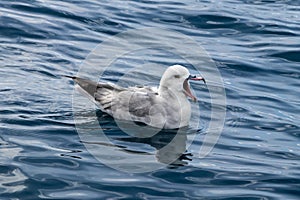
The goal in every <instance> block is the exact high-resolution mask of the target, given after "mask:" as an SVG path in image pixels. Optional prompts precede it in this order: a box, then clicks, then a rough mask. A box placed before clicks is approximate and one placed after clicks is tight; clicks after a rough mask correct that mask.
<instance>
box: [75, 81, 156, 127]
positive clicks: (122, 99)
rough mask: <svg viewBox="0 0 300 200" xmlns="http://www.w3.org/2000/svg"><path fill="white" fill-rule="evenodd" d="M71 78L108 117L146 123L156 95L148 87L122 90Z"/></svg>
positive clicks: (112, 86)
mask: <svg viewBox="0 0 300 200" xmlns="http://www.w3.org/2000/svg"><path fill="white" fill-rule="evenodd" d="M70 78H72V79H73V80H74V81H75V82H76V83H77V84H78V85H79V86H80V88H81V89H82V90H83V91H84V92H85V93H87V95H89V98H90V99H92V100H93V101H94V102H95V103H96V104H97V105H98V106H99V108H100V109H101V110H102V111H103V112H106V113H108V114H109V115H111V116H113V117H115V118H118V119H123V120H136V121H141V122H147V121H148V120H149V118H150V116H149V114H150V111H151V109H153V106H154V105H155V104H156V103H157V102H158V99H159V97H158V94H157V93H156V91H154V90H152V89H151V88H150V87H131V88H123V87H120V86H117V85H115V84H113V83H104V82H98V83H97V82H95V81H90V80H87V79H83V78H78V77H70Z"/></svg>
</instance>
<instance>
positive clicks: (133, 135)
mask: <svg viewBox="0 0 300 200" xmlns="http://www.w3.org/2000/svg"><path fill="white" fill-rule="evenodd" d="M97 117H98V119H97V122H96V121H94V122H93V121H90V122H89V123H88V124H86V123H85V124H84V125H83V126H82V128H84V127H85V128H86V130H85V133H84V134H81V140H82V142H83V144H84V145H85V146H86V147H87V149H88V150H89V152H91V153H92V154H93V155H94V154H95V153H96V152H97V155H98V156H100V157H101V159H102V158H103V156H109V157H110V158H105V161H104V162H106V161H108V162H110V163H113V164H114V165H116V163H117V160H118V159H119V161H120V162H119V165H118V167H117V168H120V167H121V165H122V163H123V164H124V162H125V161H124V160H127V161H128V162H132V163H131V164H132V165H139V166H141V165H149V163H150V164H153V162H155V163H156V164H157V163H159V164H161V165H164V166H166V165H167V166H168V167H170V168H174V167H178V166H184V165H187V164H188V163H189V161H192V158H193V155H192V154H191V153H189V152H188V151H187V140H188V136H191V135H193V134H196V133H197V131H196V130H191V129H190V128H187V127H185V128H181V129H175V130H158V129H154V128H152V127H149V126H143V125H142V124H136V125H135V126H133V127H132V126H131V125H132V124H131V123H128V126H126V124H127V122H125V121H123V122H115V121H114V120H113V118H111V117H110V116H108V115H105V114H103V113H102V112H99V113H97ZM120 123H121V126H122V128H121V129H120ZM99 125H100V127H101V129H100V127H99ZM97 127H98V129H97ZM137 127H138V128H137ZM77 128H78V127H77ZM85 128H84V129H85ZM97 130H98V131H97ZM101 132H102V133H101ZM153 133H155V134H153ZM103 136H104V137H103ZM92 146H93V147H92ZM97 148H98V150H97ZM100 152H101V153H100ZM107 154H109V155H107ZM110 154H115V155H110ZM116 154H117V156H116ZM97 155H96V156H95V155H94V156H95V157H97ZM101 159H100V160H101ZM113 159H115V160H114V161H112V160H113ZM126 164H128V163H126ZM148 167H149V166H148Z"/></svg>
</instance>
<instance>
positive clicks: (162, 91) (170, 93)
mask: <svg viewBox="0 0 300 200" xmlns="http://www.w3.org/2000/svg"><path fill="white" fill-rule="evenodd" d="M158 94H159V95H160V96H161V97H163V98H166V99H169V98H173V99H181V98H185V99H186V97H185V95H184V93H183V92H182V91H180V90H174V89H172V88H169V87H166V86H164V85H160V86H159V88H158Z"/></svg>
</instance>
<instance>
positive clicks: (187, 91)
mask: <svg viewBox="0 0 300 200" xmlns="http://www.w3.org/2000/svg"><path fill="white" fill-rule="evenodd" d="M189 80H193V81H203V82H204V83H205V84H206V81H205V79H204V78H203V77H197V76H192V75H190V76H189V77H188V78H187V79H185V80H184V82H183V89H184V94H185V95H186V96H188V97H190V98H191V99H192V100H193V101H195V102H196V101H197V97H195V96H194V95H193V94H192V92H191V88H190V84H189V82H188V81H189Z"/></svg>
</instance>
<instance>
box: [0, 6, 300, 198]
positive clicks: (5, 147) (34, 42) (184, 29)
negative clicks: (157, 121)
mask: <svg viewBox="0 0 300 200" xmlns="http://www.w3.org/2000/svg"><path fill="white" fill-rule="evenodd" d="M146 27H157V28H164V29H168V30H172V31H176V32H178V33H181V34H184V35H186V36H188V37H190V38H191V39H193V40H194V41H196V42H197V43H198V44H199V45H200V46H202V47H203V48H204V49H205V50H206V52H207V53H208V54H209V55H210V57H211V59H212V60H213V61H214V63H215V64H216V66H217V68H218V69H219V71H220V73H221V75H222V78H223V81H224V87H225V90H226V98H227V105H226V118H225V124H224V129H223V130H222V134H221V136H220V138H219V140H218V142H217V144H216V145H215V147H214V149H213V150H212V152H210V154H209V155H208V156H206V157H205V158H199V157H198V156H197V149H199V148H200V147H201V144H202V139H203V138H204V136H205V134H209V133H203V132H205V129H206V128H207V124H208V120H209V110H210V104H209V94H208V93H207V91H206V89H205V87H204V86H202V85H194V92H195V93H196V95H197V96H198V97H199V100H200V102H199V107H200V112H201V122H200V127H201V130H202V131H199V133H197V134H196V136H197V137H196V139H195V140H194V141H193V144H192V146H193V148H192V149H187V151H186V152H185V153H184V155H183V156H182V157H181V158H180V159H178V162H176V163H173V164H170V165H167V166H164V167H161V168H159V169H156V170H153V171H149V172H144V173H127V172H124V171H122V170H116V169H113V168H111V167H110V166H107V165H106V164H105V163H101V162H100V161H99V160H97V159H96V158H95V157H94V156H93V155H92V154H91V153H90V152H89V151H88V150H87V148H86V144H85V141H83V140H82V137H80V136H79V134H78V132H77V129H76V127H75V125H76V120H74V113H73V111H74V107H73V104H72V97H73V94H74V93H73V89H74V85H73V83H72V81H70V80H68V79H66V78H62V77H61V75H64V74H65V75H70V74H76V73H77V72H78V71H79V70H80V67H81V64H82V63H83V61H84V60H85V58H86V57H87V56H88V55H89V53H90V52H91V51H92V50H93V49H95V48H96V47H97V45H98V44H100V43H101V42H103V41H105V40H107V39H108V38H109V37H111V36H114V35H116V34H118V33H122V32H124V31H128V30H134V29H141V28H146ZM0 35H1V36H0V49H1V51H0V52H1V54H0V63H1V64H0V94H1V97H2V98H1V99H0V108H1V109H0V114H1V115H0V199H1V200H2V199H3V200H4V199H22V200H23V199H30V200H31V199H169V198H171V197H173V198H176V199H299V198H300V189H299V188H300V129H299V127H300V123H299V117H300V114H299V113H300V100H299V99H300V96H299V94H300V81H299V79H300V2H299V1H298V0H278V1H275V0H240V1H238V0H224V1H217V0H203V1H201V0H187V1H169V0H161V1H155V0H153V1H144V0H138V1H130V0H128V1H121V0H115V1H106V0H98V1H92V0H82V1H77V0H66V1H57V0H51V1H45V0H19V1H8V0H3V1H1V2H0ZM161 54H163V55H161ZM142 55H143V56H142V57H141V56H140V55H139V54H138V53H137V54H132V55H128V59H119V60H117V61H115V67H114V68H113V70H111V71H110V72H109V73H108V74H106V77H105V78H106V79H107V80H110V81H115V80H117V79H118V78H119V77H120V76H121V75H122V73H125V72H126V69H127V67H128V66H130V65H134V64H136V65H138V64H141V63H142V64H147V63H149V65H150V64H153V63H155V64H156V65H155V66H156V67H157V66H159V64H161V65H162V66H164V65H166V64H175V63H176V62H178V60H180V59H179V58H178V57H176V55H173V54H170V53H166V52H162V51H158V52H157V51H155V50H153V51H151V52H150V53H149V52H148V54H147V53H144V54H142ZM145 55H146V56H145ZM181 64H187V63H181ZM124 71H125V72H124ZM154 71H155V70H154ZM140 75H141V77H142V78H141V79H143V80H145V82H147V83H151V84H152V83H155V82H157V81H158V80H159V79H157V77H156V76H152V75H151V74H147V73H142V72H141V74H140ZM149 77H150V78H149ZM99 78H100V77H99ZM126 81H127V83H130V82H134V81H135V77H132V76H127V77H126V79H125V81H124V82H126ZM129 85H130V84H129ZM83 106H84V105H83ZM83 108H84V107H83ZM83 110H84V109H83ZM87 112H89V111H87ZM96 114H97V117H98V121H99V123H100V124H101V126H102V127H103V128H104V129H105V131H106V132H105V133H106V134H108V135H110V136H111V141H113V143H114V144H116V145H115V146H113V147H112V149H111V150H112V151H121V150H123V151H124V152H125V154H126V153H127V154H128V155H134V156H136V157H138V156H141V157H143V156H146V155H147V152H153V151H155V150H156V149H160V148H161V147H162V146H164V145H166V144H167V143H169V142H170V138H171V139H172V137H173V133H172V131H170V132H168V131H166V132H163V134H162V136H156V137H155V138H151V139H149V138H148V139H147V138H136V137H133V136H126V135H124V133H122V131H121V130H120V129H119V128H118V126H117V124H116V123H115V122H114V121H113V119H112V118H110V117H109V116H107V115H105V114H104V113H101V112H100V111H97V113H96ZM85 115H87V113H86V112H83V113H82V116H83V117H82V123H85V122H86V121H85V120H86V118H84V116H85ZM95 130H96V131H95ZM95 130H93V131H91V132H90V134H92V135H93V134H94V135H97V134H98V133H97V129H95ZM185 139H186V138H184V137H183V140H180V141H184V142H183V143H182V142H181V143H180V142H179V143H178V144H177V143H176V145H178V146H177V147H181V146H183V147H185ZM94 142H95V144H96V145H97V142H98V145H99V146H101V145H102V144H101V143H100V142H101V141H94ZM125 150H126V151H125ZM102 153H104V154H105V153H106V152H102ZM160 153H161V152H160ZM162 153H163V152H162ZM149 154H151V153H149ZM151 155H152V154H151ZM108 156H109V155H108ZM152 156H153V155H152ZM156 156H157V158H158V157H159V156H161V155H156ZM111 159H114V161H116V162H118V160H117V159H118V158H111ZM120 162H121V160H120ZM132 162H133V164H136V165H138V164H140V163H139V160H133V161H132ZM135 162H136V163H135ZM143 162H144V161H143ZM156 162H157V163H159V162H162V161H161V160H160V159H159V158H158V159H157V161H156ZM142 164H144V165H147V162H144V163H142Z"/></svg>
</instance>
